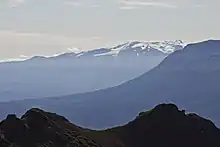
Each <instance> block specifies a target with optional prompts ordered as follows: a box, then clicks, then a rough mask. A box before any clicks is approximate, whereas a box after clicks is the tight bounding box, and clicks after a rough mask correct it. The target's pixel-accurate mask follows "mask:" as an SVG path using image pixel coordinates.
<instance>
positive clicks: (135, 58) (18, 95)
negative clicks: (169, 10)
mask: <svg viewBox="0 0 220 147" xmlns="http://www.w3.org/2000/svg"><path fill="white" fill-rule="evenodd" d="M183 46H184V44H183V42H182V41H164V42H139V41H133V42H127V43H124V44H121V45H118V46H115V47H111V48H100V49H94V50H90V51H80V50H78V49H73V50H72V49H69V50H71V52H70V51H69V52H67V53H62V54H60V55H54V56H51V57H44V56H34V57H32V58H30V59H27V60H25V61H19V62H8V63H1V64H0V71H1V74H0V81H1V82H0V101H1V100H6V101H7V100H15V99H26V98H28V99H29V98H40V97H51V96H52V97H55V96H61V95H67V94H74V93H83V92H88V91H95V90H99V89H104V88H108V87H113V86H116V85H119V84H121V83H124V82H126V81H128V80H131V79H133V78H135V77H138V76H139V75H141V74H143V73H145V72H147V71H149V70H151V69H152V68H154V67H156V66H157V65H158V64H159V63H161V61H163V60H164V58H166V57H167V56H168V55H169V54H170V53H172V52H174V51H176V50H180V49H182V48H183ZM14 73H16V74H14Z"/></svg>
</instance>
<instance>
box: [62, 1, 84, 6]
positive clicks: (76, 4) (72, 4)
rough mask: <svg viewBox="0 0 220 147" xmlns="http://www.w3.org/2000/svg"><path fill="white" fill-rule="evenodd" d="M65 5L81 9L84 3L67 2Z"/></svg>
mask: <svg viewBox="0 0 220 147" xmlns="http://www.w3.org/2000/svg"><path fill="white" fill-rule="evenodd" d="M64 4H65V5H71V6H74V7H79V6H82V3H81V2H79V1H66V2H64Z"/></svg>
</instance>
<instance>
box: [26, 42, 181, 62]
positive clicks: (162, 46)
mask: <svg viewBox="0 0 220 147" xmlns="http://www.w3.org/2000/svg"><path fill="white" fill-rule="evenodd" d="M183 47H184V43H183V41H181V40H176V41H164V42H139V41H133V42H127V43H124V44H120V45H118V46H115V47H112V48H100V49H94V50H89V51H82V50H79V49H74V50H73V51H72V52H70V53H63V54H60V55H56V56H51V57H45V56H34V57H32V58H30V59H27V61H29V60H38V61H39V60H45V59H82V58H88V57H90V58H91V57H106V56H108V57H109V56H111V57H120V56H125V55H129V56H150V55H156V56H158V55H163V54H166V55H169V54H170V53H173V52H174V51H176V50H181V49H183Z"/></svg>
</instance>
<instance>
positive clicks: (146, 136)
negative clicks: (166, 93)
mask: <svg viewBox="0 0 220 147" xmlns="http://www.w3.org/2000/svg"><path fill="white" fill-rule="evenodd" d="M103 113H104V112H103ZM93 116H95V117H97V115H95V114H94V115H93ZM0 146H1V147H148V146H149V147H219V146H220V130H219V129H218V128H217V127H216V126H215V125H214V124H213V123H212V122H211V121H209V120H207V119H204V118H202V117H200V116H198V115H196V114H185V111H184V110H179V109H178V108H177V106H175V105H174V104H160V105H158V106H156V107H155V108H153V109H152V110H150V111H147V112H141V113H139V116H137V117H136V118H135V119H134V120H133V121H131V122H129V123H127V124H126V125H123V126H120V127H116V128H111V129H107V130H101V131H94V130H89V129H84V128H81V127H79V126H77V125H74V124H72V123H70V122H69V121H68V120H67V119H66V118H65V117H63V116H59V115H57V114H55V113H49V112H44V111H43V110H40V109H37V108H33V109H30V110H28V111H27V112H26V113H25V114H24V115H23V116H22V117H21V118H17V117H16V116H15V115H13V114H10V115H8V116H7V118H6V119H5V120H3V121H2V122H0Z"/></svg>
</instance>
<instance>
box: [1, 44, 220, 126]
mask: <svg viewBox="0 0 220 147" xmlns="http://www.w3.org/2000/svg"><path fill="white" fill-rule="evenodd" d="M219 49H220V41H214V40H210V41H205V42H201V43H197V44H191V45H188V46H187V47H186V48H185V49H184V50H181V51H177V52H175V53H174V54H171V55H170V56H168V57H167V58H166V59H165V60H164V61H163V62H162V63H161V64H160V65H159V66H157V67H156V68H154V69H153V70H151V71H150V72H148V73H146V74H143V75H142V76H140V77H138V78H136V79H134V80H131V81H129V82H126V83H124V84H122V85H120V86H116V87H114V88H109V89H106V90H100V91H96V92H90V93H85V94H77V95H70V96H65V97H59V98H55V99H42V100H27V101H18V102H11V103H2V104H0V109H1V112H2V113H3V112H6V113H7V112H18V113H19V114H21V113H23V112H24V111H25V109H28V108H30V107H31V106H38V107H41V108H44V109H46V110H50V111H54V112H59V113H60V114H62V115H64V116H66V117H67V118H68V119H70V120H72V121H74V122H76V123H77V124H80V125H83V126H86V127H92V128H103V127H110V126H115V125H118V124H123V123H125V122H127V121H129V120H130V119H132V117H133V116H134V115H135V114H136V113H138V112H140V111H142V110H145V109H146V108H150V107H152V106H153V105H155V104H157V103H161V102H175V103H177V104H178V105H179V106H180V107H182V108H185V109H186V110H187V111H196V112H198V113H199V114H201V115H203V116H206V117H208V118H211V119H212V120H213V121H214V122H215V123H216V124H217V125H220V119H219V112H220V109H219V103H220V101H219V97H220V92H219V86H220V85H219V83H220V78H219V74H220V64H219V63H220V58H219V53H220V50H219ZM79 112H80V113H79ZM103 112H105V113H103ZM94 114H95V115H96V116H98V117H93V116H94ZM4 115H5V114H2V115H1V116H4ZM106 116H107V117H106Z"/></svg>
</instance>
